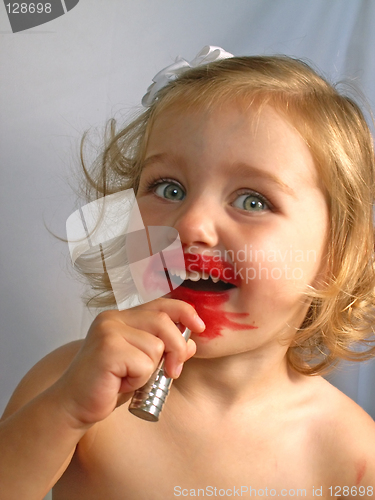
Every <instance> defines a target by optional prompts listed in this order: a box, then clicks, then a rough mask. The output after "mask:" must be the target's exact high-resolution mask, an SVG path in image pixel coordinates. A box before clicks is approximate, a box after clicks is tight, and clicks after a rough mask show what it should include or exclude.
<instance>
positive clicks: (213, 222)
mask: <svg viewBox="0 0 375 500" xmlns="http://www.w3.org/2000/svg"><path fill="white" fill-rule="evenodd" d="M208 201H209V200H203V199H202V198H198V199H195V200H192V201H190V202H188V200H185V203H184V204H183V205H182V206H181V209H180V211H178V213H177V214H176V219H175V221H174V224H173V227H174V228H175V229H177V231H178V233H179V235H180V239H181V243H182V245H183V247H190V246H198V247H203V248H212V247H215V246H217V245H218V243H219V235H218V227H217V226H218V219H219V216H218V211H217V208H216V209H215V207H214V206H213V204H212V203H209V202H208Z"/></svg>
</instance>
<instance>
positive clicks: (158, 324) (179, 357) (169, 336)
mask: <svg viewBox="0 0 375 500" xmlns="http://www.w3.org/2000/svg"><path fill="white" fill-rule="evenodd" d="M132 322H134V323H133V324H137V326H138V327H140V328H142V330H145V331H146V332H149V333H150V334H152V335H154V336H155V337H157V338H159V339H161V340H162V342H163V344H164V357H165V369H166V371H167V372H168V374H169V375H170V376H175V375H176V373H177V371H178V367H180V365H181V364H182V363H184V362H185V361H186V359H188V348H187V345H186V341H185V339H184V338H183V337H182V332H181V331H180V329H179V328H178V326H177V325H176V324H175V323H174V322H173V321H172V319H171V318H170V317H169V315H168V314H167V313H166V312H164V311H158V310H154V311H142V314H141V316H140V315H139V312H138V315H137V316H135V315H134V316H133V318H131V319H130V318H127V325H128V326H127V328H129V326H130V325H131V324H132ZM143 338H144V336H143V335H142V339H143ZM128 340H129V342H134V345H137V346H138V347H140V348H143V349H146V345H143V344H141V343H140V340H141V339H137V338H133V337H132V336H131V335H129V337H128ZM142 341H143V340H142ZM147 341H148V340H147V337H146V338H145V342H147Z"/></svg>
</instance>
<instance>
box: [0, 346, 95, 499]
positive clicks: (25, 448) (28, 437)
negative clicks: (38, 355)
mask: <svg viewBox="0 0 375 500" xmlns="http://www.w3.org/2000/svg"><path fill="white" fill-rule="evenodd" d="M80 344H81V342H72V343H71V344H67V345H66V346H63V347H61V348H59V349H57V350H56V351H54V352H53V353H51V354H49V355H48V356H46V358H44V359H43V360H41V361H40V362H39V363H38V364H37V365H35V366H34V368H33V369H32V370H31V371H30V372H29V373H28V374H27V375H26V376H25V377H24V379H23V380H22V381H21V383H20V384H19V386H18V387H17V389H16V391H15V392H14V394H13V396H12V398H11V400H10V401H9V404H8V406H7V408H6V409H5V412H4V415H3V416H2V419H1V421H0V450H1V452H0V491H1V497H2V498H6V499H7V500H18V499H20V498H22V499H25V500H29V499H30V500H31V499H35V500H40V499H41V498H43V497H44V496H45V495H46V494H47V492H48V491H49V490H50V489H51V488H52V486H53V485H54V484H55V483H56V481H57V480H58V479H59V477H60V476H61V475H62V474H63V472H64V471H65V469H66V468H67V466H68V465H69V462H70V460H71V458H72V456H73V453H74V450H75V447H76V445H77V443H78V441H79V440H80V439H81V437H82V436H83V435H84V434H85V432H86V431H87V430H88V428H89V426H87V425H86V426H84V425H77V422H76V421H75V420H74V419H72V418H71V416H70V415H69V413H68V412H67V411H64V402H63V399H62V394H61V390H60V388H59V382H58V380H59V378H60V376H61V375H62V373H63V372H64V371H65V369H66V368H67V367H68V366H69V364H70V362H71V360H72V359H73V357H74V356H75V354H76V353H77V351H78V349H79V347H80Z"/></svg>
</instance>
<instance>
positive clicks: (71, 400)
mask: <svg viewBox="0 0 375 500" xmlns="http://www.w3.org/2000/svg"><path fill="white" fill-rule="evenodd" d="M176 323H181V324H182V325H183V326H184V327H187V328H189V329H190V330H191V331H192V332H196V333H200V332H202V331H203V330H204V328H205V327H204V324H203V322H202V321H201V320H200V318H199V317H198V315H197V313H196V311H195V309H194V308H193V307H192V306H191V305H190V304H187V303H186V302H183V301H180V300H174V299H164V298H163V299H157V300H155V301H153V302H149V303H147V304H143V305H141V306H138V307H134V308H132V309H128V310H125V311H106V312H103V313H101V314H99V316H98V317H97V318H96V319H95V320H94V322H93V323H92V325H91V327H90V329H89V332H88V334H87V337H86V340H85V342H84V343H83V345H82V348H81V350H80V351H79V352H78V354H77V355H76V357H75V358H74V360H73V361H72V363H71V365H70V367H69V368H68V369H67V371H66V372H65V373H64V375H63V376H62V377H61V378H60V379H59V381H58V382H56V384H57V385H58V386H59V392H60V394H61V395H62V398H63V404H64V406H65V409H66V410H67V411H68V413H69V415H70V416H71V417H72V418H73V419H74V421H75V422H76V425H78V426H90V425H92V424H94V423H95V422H98V421H100V420H103V419H105V418H106V417H107V416H108V415H109V414H110V413H111V412H112V411H113V410H114V409H115V408H116V407H117V406H119V405H121V404H123V403H125V402H126V401H127V400H128V399H130V397H131V396H132V394H133V392H134V391H135V390H136V389H138V388H139V387H142V385H144V384H145V383H146V382H147V381H148V379H149V378H150V376H151V375H152V373H153V372H154V371H155V369H156V367H157V365H158V363H159V361H160V359H161V357H162V355H163V353H165V369H166V372H167V374H168V375H169V376H170V377H173V378H177V377H178V376H179V374H180V372H181V369H182V364H183V363H184V362H185V361H186V360H187V359H189V358H190V357H191V356H193V355H194V353H195V350H196V346H195V343H194V342H193V341H192V340H189V341H188V342H185V340H184V338H183V337H182V335H181V331H180V330H179V328H178V327H177V326H176Z"/></svg>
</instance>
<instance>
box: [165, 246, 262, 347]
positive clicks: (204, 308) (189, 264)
mask: <svg viewBox="0 0 375 500" xmlns="http://www.w3.org/2000/svg"><path fill="white" fill-rule="evenodd" d="M184 258H185V267H186V270H187V271H190V272H194V271H195V272H203V271H204V272H206V273H208V274H211V275H212V276H214V277H218V278H220V279H223V280H224V281H226V282H228V283H231V284H232V285H235V286H238V285H239V283H240V281H241V280H240V279H239V278H237V277H236V275H235V271H234V268H233V267H232V266H231V265H230V264H229V263H228V262H225V261H222V260H218V259H215V258H213V257H209V256H206V255H201V254H184ZM229 294H230V290H227V291H221V292H208V291H198V290H191V289H190V288H187V287H184V286H183V285H181V286H179V287H178V288H176V289H175V290H173V291H172V292H171V293H170V294H169V296H170V297H171V298H173V299H178V300H183V301H185V302H188V303H189V304H191V305H192V306H193V307H194V308H195V310H196V311H197V313H198V315H199V316H200V317H201V318H202V319H203V321H204V322H205V324H206V329H205V330H204V332H202V333H200V334H199V337H203V338H206V339H214V338H216V337H220V336H221V335H222V330H223V328H232V329H235V330H254V329H256V328H258V327H257V326H254V325H249V324H244V323H238V322H237V321H236V320H239V319H241V318H246V317H247V316H249V314H248V313H231V312H226V311H223V310H221V307H222V306H223V305H224V304H225V302H227V301H228V300H229Z"/></svg>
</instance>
